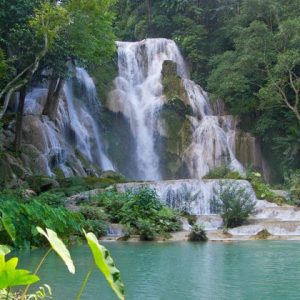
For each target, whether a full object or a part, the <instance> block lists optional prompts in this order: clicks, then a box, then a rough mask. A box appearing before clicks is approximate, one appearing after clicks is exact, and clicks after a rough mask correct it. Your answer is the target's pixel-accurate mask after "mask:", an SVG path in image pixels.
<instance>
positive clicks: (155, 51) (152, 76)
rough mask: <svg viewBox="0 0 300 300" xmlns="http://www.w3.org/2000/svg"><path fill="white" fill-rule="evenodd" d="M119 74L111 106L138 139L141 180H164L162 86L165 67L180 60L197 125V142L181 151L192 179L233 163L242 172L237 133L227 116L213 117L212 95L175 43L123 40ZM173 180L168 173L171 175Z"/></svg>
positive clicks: (194, 124) (195, 131)
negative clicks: (196, 79)
mask: <svg viewBox="0 0 300 300" xmlns="http://www.w3.org/2000/svg"><path fill="white" fill-rule="evenodd" d="M117 46H118V67H119V75H118V77H117V78H116V79H115V89H114V90H113V91H112V92H111V95H110V101H109V103H108V107H109V109H110V110H111V111H113V112H115V113H120V112H121V113H122V114H123V115H124V116H125V117H126V118H127V119H128V120H129V123H130V127H131V132H132V135H133V137H134V138H135V141H136V161H137V163H136V164H137V165H138V166H139V167H138V170H137V173H138V174H137V176H136V178H137V179H142V180H160V179H161V178H162V176H161V171H160V170H161V169H163V168H164V167H165V166H160V160H161V157H160V152H159V150H158V149H161V145H159V138H158V136H159V134H160V133H161V132H164V129H163V128H162V123H161V122H160V121H159V117H160V112H161V109H162V107H163V105H164V104H165V101H166V99H165V97H164V95H163V85H162V68H163V63H164V62H165V61H173V62H175V63H176V65H177V75H178V76H179V77H180V78H181V79H182V82H183V86H184V89H185V91H186V94H187V97H188V102H189V103H187V104H188V105H189V106H190V107H191V108H192V111H193V116H190V117H189V118H190V122H191V126H192V128H193V132H194V133H193V136H192V143H191V144H190V146H188V147H187V148H186V149H185V151H184V153H183V156H182V161H183V163H184V164H185V167H186V168H187V169H188V173H189V177H190V178H199V179H200V178H202V177H203V176H204V175H206V174H207V173H208V172H209V171H210V170H211V169H213V168H215V167H217V166H220V165H228V166H229V167H230V168H231V169H233V170H237V171H238V172H243V167H242V165H241V164H240V163H239V162H238V161H237V159H236V158H235V155H234V152H233V150H234V149H233V148H232V146H234V141H233V137H234V133H233V130H232V128H230V129H229V128H228V120H226V119H225V118H223V119H224V120H221V118H220V117H217V116H214V115H213V113H212V109H211V107H210V104H209V100H208V96H207V94H206V93H205V92H204V91H203V90H202V88H201V87H200V86H199V85H197V84H195V83H194V82H193V81H191V80H190V79H189V75H188V72H187V68H186V65H185V62H184V60H183V57H182V56H181V54H180V51H179V49H178V47H177V45H176V43H175V42H174V41H172V40H168V39H146V40H143V41H141V42H118V43H117ZM167 179H168V178H167Z"/></svg>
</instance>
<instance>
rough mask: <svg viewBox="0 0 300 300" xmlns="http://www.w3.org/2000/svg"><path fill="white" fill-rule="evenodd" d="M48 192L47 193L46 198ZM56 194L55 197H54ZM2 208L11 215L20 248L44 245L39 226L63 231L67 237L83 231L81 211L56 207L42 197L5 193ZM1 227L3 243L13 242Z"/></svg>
mask: <svg viewBox="0 0 300 300" xmlns="http://www.w3.org/2000/svg"><path fill="white" fill-rule="evenodd" d="M45 198H46V196H44V199H45ZM51 198H52V197H51ZM0 210H1V213H2V214H5V216H6V217H8V218H9V219H10V220H11V222H12V224H13V226H14V228H15V231H16V239H15V241H14V246H15V247H18V248H23V247H26V248H28V247H32V246H41V245H43V243H42V239H41V237H40V235H38V233H37V231H36V229H35V228H36V226H42V227H48V228H51V229H53V230H55V231H57V232H58V233H59V235H60V236H61V237H62V238H63V239H64V240H66V241H69V240H70V237H71V236H72V235H80V228H81V227H80V226H81V225H83V218H82V216H81V215H80V214H77V213H72V212H70V211H68V210H67V209H65V208H64V207H62V206H60V207H52V206H50V205H48V204H46V203H45V202H43V201H41V199H40V198H39V197H36V198H32V199H31V200H30V201H29V202H26V200H24V199H23V198H22V196H21V195H19V194H17V193H11V192H10V193H5V192H3V193H1V195H0ZM4 229H5V228H1V235H0V243H6V244H7V243H9V240H10V238H9V236H8V235H7V234H5V230H4Z"/></svg>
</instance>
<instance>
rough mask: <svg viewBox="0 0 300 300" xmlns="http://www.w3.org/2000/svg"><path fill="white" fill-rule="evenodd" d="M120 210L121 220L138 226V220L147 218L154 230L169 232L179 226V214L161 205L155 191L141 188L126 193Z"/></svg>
mask: <svg viewBox="0 0 300 300" xmlns="http://www.w3.org/2000/svg"><path fill="white" fill-rule="evenodd" d="M128 199H129V200H128V201H127V202H125V203H124V205H123V207H122V209H121V212H120V217H121V222H122V223H123V224H129V225H130V226H132V227H135V228H139V225H138V220H140V219H142V220H148V221H149V222H151V223H152V224H154V226H155V231H156V232H171V231H176V230H179V229H180V228H181V222H180V219H179V216H178V215H177V214H175V213H174V212H173V211H172V210H171V209H170V208H168V207H166V206H165V205H163V204H162V203H161V202H160V200H159V198H158V196H157V194H156V192H155V191H154V190H151V189H149V188H142V189H140V190H139V191H137V192H132V193H130V194H129V195H128Z"/></svg>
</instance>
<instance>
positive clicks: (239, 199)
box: [211, 184, 255, 228]
mask: <svg viewBox="0 0 300 300" xmlns="http://www.w3.org/2000/svg"><path fill="white" fill-rule="evenodd" d="M215 192H216V193H215V194H216V195H215V196H214V197H213V199H212V200H211V211H212V212H213V213H217V214H221V217H222V219H223V224H224V226H225V227H228V228H232V227H237V226H240V225H242V224H243V223H244V222H245V220H247V218H248V217H249V215H250V214H252V213H254V212H255V202H254V201H253V200H252V197H251V194H250V193H249V192H248V191H246V189H245V188H242V187H240V186H238V185H236V184H222V185H220V188H219V190H217V191H215Z"/></svg>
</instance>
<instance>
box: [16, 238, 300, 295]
mask: <svg viewBox="0 0 300 300" xmlns="http://www.w3.org/2000/svg"><path fill="white" fill-rule="evenodd" d="M105 246H106V247H107V248H108V249H109V250H110V251H111V254H112V255H113V257H114V259H115V261H116V263H117V266H118V267H119V269H120V270H121V272H122V277H123V280H124V282H125V285H126V290H127V298H126V299H128V300H190V299H207V300H215V299H216V300H220V299H221V300H222V299H228V300H229V299H230V300H231V299H237V300H240V299H255V300H258V299H264V300H265V299H272V300H275V299H278V300H279V299H280V300H281V299H284V300H287V299H300V243H299V242H287V241H284V242H283V241H282V242H280V241H276V242H270V241H259V242H253V241H251V242H239V243H212V242H208V243H204V244H193V243H162V244H159V243H105ZM71 252H72V256H73V259H74V261H75V265H76V268H77V270H76V275H69V274H68V272H67V271H66V267H65V266H64V265H63V264H62V263H61V262H60V259H59V258H58V257H56V255H51V256H50V257H49V258H48V260H47V261H46V264H45V265H44V267H43V268H42V270H41V272H40V276H41V278H43V280H42V282H41V283H49V284H50V285H51V287H52V289H53V293H54V299H57V300H71V299H74V296H75V294H76V291H77V289H78V288H79V286H80V283H81V282H82V280H83V278H84V275H85V273H86V271H87V269H88V266H89V264H90V254H89V250H88V248H87V247H86V246H81V247H76V248H73V249H72V251H71ZM42 253H43V251H41V250H36V251H32V252H31V253H19V254H20V259H21V265H22V266H23V267H25V266H26V267H28V265H29V267H30V268H31V269H34V267H35V266H36V264H37V263H38V261H39V259H40V256H41V255H42ZM82 299H83V300H97V299H100V300H113V299H116V297H115V296H114V295H113V293H112V292H111V291H110V289H109V288H108V285H107V284H106V282H105V281H104V280H103V278H102V275H101V274H100V273H99V272H98V271H97V272H95V274H94V275H93V276H92V277H91V281H90V283H89V284H88V286H87V289H86V292H85V294H84V296H83V297H82Z"/></svg>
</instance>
